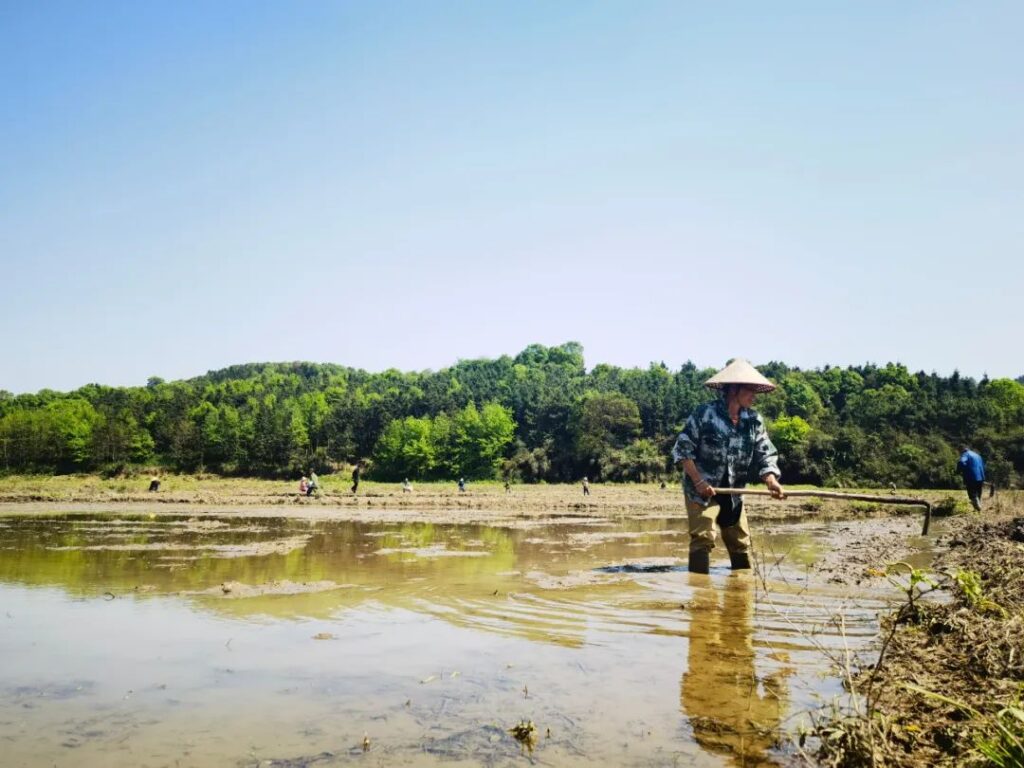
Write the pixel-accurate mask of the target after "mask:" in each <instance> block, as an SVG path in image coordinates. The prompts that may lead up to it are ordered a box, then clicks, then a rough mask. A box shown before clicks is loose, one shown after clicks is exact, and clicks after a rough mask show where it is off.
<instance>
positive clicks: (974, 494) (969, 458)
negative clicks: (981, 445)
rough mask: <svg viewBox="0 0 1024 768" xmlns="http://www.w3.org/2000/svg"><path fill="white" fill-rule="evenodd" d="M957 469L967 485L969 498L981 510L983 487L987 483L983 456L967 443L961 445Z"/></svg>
mask: <svg viewBox="0 0 1024 768" xmlns="http://www.w3.org/2000/svg"><path fill="white" fill-rule="evenodd" d="M956 468H957V471H958V472H960V476H961V477H962V478H963V479H964V485H965V486H967V498H969V499H970V500H971V506H973V507H974V510H975V511H976V512H981V489H982V487H983V486H984V485H985V462H984V461H982V460H981V456H980V455H979V454H978V453H976V452H975V451H972V450H971V447H970V446H969V445H967V444H966V443H964V444H962V445H961V446H960V460H959V461H958V462H957V463H956Z"/></svg>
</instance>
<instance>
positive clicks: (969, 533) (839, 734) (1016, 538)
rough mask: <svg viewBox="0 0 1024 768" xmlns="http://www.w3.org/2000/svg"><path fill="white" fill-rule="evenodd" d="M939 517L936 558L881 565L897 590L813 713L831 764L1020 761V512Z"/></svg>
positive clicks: (1023, 624) (1023, 545)
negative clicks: (834, 695) (843, 691)
mask: <svg viewBox="0 0 1024 768" xmlns="http://www.w3.org/2000/svg"><path fill="white" fill-rule="evenodd" d="M1021 512H1022V510H1021V509H1020V508H1019V507H1016V506H1015V507H1013V508H1009V509H1007V508H1005V507H1004V509H1003V510H1002V514H1001V515H999V516H998V517H988V518H980V517H977V516H970V517H964V518H956V519H951V520H949V521H947V522H946V524H945V525H944V529H945V530H944V533H943V534H942V535H941V537H940V544H941V545H943V546H944V547H945V550H944V551H941V552H940V554H939V556H938V558H937V560H936V562H935V564H934V566H933V567H932V568H930V569H927V570H913V569H912V566H909V565H904V566H901V567H897V568H892V567H890V568H889V578H890V579H891V580H892V581H894V582H895V583H896V584H897V585H898V586H899V587H901V588H902V589H903V590H904V593H905V599H903V600H902V601H901V603H900V604H899V606H898V607H897V608H896V609H894V610H893V611H892V612H891V613H890V614H889V615H888V616H886V617H884V618H883V621H882V628H881V635H880V641H879V647H878V648H876V651H875V652H873V653H872V654H870V655H868V656H865V657H864V658H861V659H859V660H857V661H855V662H853V663H852V664H851V666H850V676H849V678H848V688H849V689H850V690H851V691H852V692H853V694H854V695H853V696H852V697H851V699H852V700H851V701H850V702H849V706H847V707H845V708H844V709H842V710H841V711H838V712H832V713H828V714H827V715H826V716H822V717H819V718H818V719H817V721H816V723H815V726H814V729H813V730H814V735H815V736H816V737H817V738H818V739H819V740H820V741H819V745H818V746H817V747H816V754H815V758H816V761H817V762H818V763H819V764H821V765H829V766H867V765H887V766H913V767H914V768H916V767H917V766H947V765H948V766H954V765H955V766H962V765H1014V766H1020V765H1024V708H1022V699H1024V516H1022V515H1021Z"/></svg>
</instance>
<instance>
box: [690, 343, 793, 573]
mask: <svg viewBox="0 0 1024 768" xmlns="http://www.w3.org/2000/svg"><path fill="white" fill-rule="evenodd" d="M705 386H707V387H710V388H711V389H717V390H719V392H720V394H721V397H720V398H719V399H717V400H715V401H713V402H710V403H705V404H704V405H701V406H699V407H698V408H697V410H695V411H694V412H693V413H692V414H691V415H690V418H689V420H688V421H687V422H686V426H685V427H684V428H683V431H682V433H681V434H680V435H679V438H678V439H677V440H676V444H675V446H674V447H673V448H672V461H673V463H674V464H675V465H676V466H678V467H680V468H681V469H682V470H683V472H684V474H685V476H684V478H683V490H684V493H685V497H686V514H687V518H688V521H689V527H690V571H691V572H693V573H707V572H708V569H709V566H710V560H711V550H712V549H713V548H714V546H715V523H718V526H719V528H721V529H722V540H723V541H724V542H725V546H726V548H727V549H728V550H729V560H730V562H731V563H732V567H733V570H739V569H748V568H750V555H749V550H750V529H749V528H748V527H747V514H746V512H745V511H744V509H743V497H742V496H727V495H725V494H719V493H718V492H717V491H716V490H715V487H716V486H720V487H722V488H743V487H744V486H745V485H746V484H747V480H748V479H751V478H752V477H755V476H756V477H759V478H760V479H761V480H763V481H764V484H765V485H766V486H767V487H768V490H769V491H771V494H772V496H773V497H775V498H777V499H781V498H784V497H785V491H784V490H783V488H782V486H781V485H780V484H779V465H778V462H777V456H778V453H777V451H776V450H775V446H774V445H772V442H771V440H769V439H768V432H767V430H766V429H765V426H764V420H763V419H762V418H761V416H760V415H759V414H758V413H757V411H755V410H753V408H752V406H753V405H754V400H755V398H756V397H757V395H758V393H759V392H771V391H772V390H773V389H775V385H774V384H772V383H771V382H770V381H768V379H766V378H765V377H764V376H762V375H761V374H760V373H758V372H757V370H756V369H755V368H754V366H752V365H751V364H750V363H748V362H747V361H746V360H741V359H736V360H733V361H732V362H731V363H729V365H727V366H726V367H725V368H723V369H722V370H721V371H719V372H718V373H716V374H715V375H714V376H712V377H711V378H710V379H708V380H707V381H706V382H705Z"/></svg>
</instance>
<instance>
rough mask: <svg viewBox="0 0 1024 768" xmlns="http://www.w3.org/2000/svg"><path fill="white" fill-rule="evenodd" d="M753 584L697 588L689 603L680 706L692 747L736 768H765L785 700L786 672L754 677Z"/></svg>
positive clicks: (743, 581)
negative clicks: (724, 758)
mask: <svg viewBox="0 0 1024 768" xmlns="http://www.w3.org/2000/svg"><path fill="white" fill-rule="evenodd" d="M752 590H753V582H752V581H751V580H750V579H746V578H738V579H729V580H728V582H727V584H726V588H725V594H724V597H723V602H722V604H721V605H720V604H719V592H718V591H717V590H712V589H706V588H697V589H696V590H695V591H694V593H693V600H692V601H691V602H690V609H691V611H692V613H691V619H690V646H689V654H688V664H687V668H686V672H685V673H684V674H683V678H682V681H681V683H680V703H681V705H682V710H683V714H685V715H686V716H687V717H688V718H689V721H690V726H691V727H692V728H693V735H694V738H695V739H696V741H697V743H698V744H699V745H700V746H701V747H702V748H703V749H705V750H707V751H708V752H711V753H713V754H717V755H725V756H727V757H728V758H730V759H731V760H732V763H733V764H734V765H737V766H751V765H761V764H771V763H773V761H771V760H770V759H769V755H768V751H769V750H770V749H771V748H772V746H773V745H774V744H775V743H776V737H777V732H778V729H779V726H780V723H781V721H782V714H783V711H784V710H785V709H786V706H787V703H786V702H787V699H788V696H789V692H788V688H787V685H786V671H785V670H780V671H778V672H776V673H773V674H771V675H763V673H762V677H758V675H757V668H756V663H755V662H756V660H757V654H756V652H755V650H754V646H753V637H752V636H753V629H752V627H751V607H752V599H753V594H752Z"/></svg>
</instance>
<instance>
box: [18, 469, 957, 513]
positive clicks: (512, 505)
mask: <svg viewBox="0 0 1024 768" xmlns="http://www.w3.org/2000/svg"><path fill="white" fill-rule="evenodd" d="M321 484H322V489H321V491H320V492H319V493H318V494H317V495H316V496H314V497H309V498H307V497H304V496H300V495H299V493H298V488H297V486H298V483H297V482H280V481H272V480H255V479H231V478H219V477H212V476H202V475H168V476H165V477H163V478H161V486H160V490H159V491H158V492H156V493H149V492H147V490H146V489H147V487H148V485H149V479H148V477H138V478H132V479H122V478H114V479H103V478H100V477H97V476H94V475H65V476H53V477H40V476H8V477H0V504H3V505H26V506H25V507H23V510H24V511H29V510H30V509H31V508H32V505H33V504H43V505H45V506H46V508H47V509H48V510H49V511H54V510H55V509H73V508H95V507H96V505H100V506H107V505H111V504H116V505H118V507H119V508H121V509H122V510H123V509H124V507H123V506H122V505H127V506H129V507H145V508H146V509H147V510H151V509H154V508H156V509H157V510H159V509H160V508H162V507H164V505H167V506H168V507H177V508H178V509H176V510H175V512H176V513H180V512H181V511H182V509H187V508H189V507H192V506H202V507H204V508H217V509H218V510H221V509H234V508H239V507H244V508H246V514H261V513H266V510H268V509H269V510H272V513H273V514H275V515H287V516H293V515H294V516H296V517H305V516H310V517H317V518H323V517H330V518H335V519H352V520H364V519H365V520H371V519H391V518H393V517H395V516H396V515H397V516H400V517H401V518H402V519H422V520H425V521H429V522H468V521H472V522H486V521H489V520H497V519H506V518H508V517H519V516H525V517H530V516H550V515H552V514H557V513H571V514H573V515H584V516H601V515H609V514H612V515H631V516H637V517H666V516H670V517H676V516H682V515H683V514H684V513H683V502H682V493H681V491H680V489H679V487H678V486H677V485H668V486H666V487H665V488H661V487H660V486H659V485H657V484H646V485H641V484H622V485H619V484H608V485H603V484H596V483H595V484H591V494H590V495H589V496H584V495H583V492H582V489H581V488H580V486H578V485H543V484H542V485H518V484H517V485H513V486H512V487H511V489H510V491H509V492H508V493H506V491H505V489H504V486H503V485H502V484H500V483H496V482H482V483H469V484H468V485H467V489H466V492H464V493H460V492H459V490H458V488H457V487H456V485H455V483H418V484H415V485H414V486H413V491H412V492H411V493H403V492H402V489H401V486H400V485H399V484H394V483H374V482H363V483H360V485H359V491H358V493H356V494H353V493H351V491H350V488H349V487H350V482H349V480H348V479H347V478H343V477H331V476H328V477H324V478H321ZM865 492H867V493H873V494H874V493H877V495H878V497H879V502H878V503H877V504H875V503H871V502H853V503H847V502H841V501H834V500H826V501H819V500H816V499H807V498H801V499H792V500H786V501H781V502H779V501H772V500H768V499H763V498H757V497H748V498H747V509H748V510H750V514H751V515H752V516H755V517H756V518H757V519H760V520H794V519H800V518H811V517H825V518H836V517H850V516H851V515H852V516H857V517H860V516H865V517H886V516H890V515H892V514H897V515H915V516H919V515H920V514H921V510H920V508H916V507H903V506H895V505H888V504H886V503H885V499H886V496H888V495H889V493H888V492H887V491H865ZM898 493H899V494H900V495H901V496H916V497H920V498H926V499H929V500H932V501H939V500H941V499H944V498H947V497H955V498H957V499H959V498H960V497H961V496H963V493H962V492H961V491H905V490H901V491H898ZM82 505H86V506H84V507H83V506H82Z"/></svg>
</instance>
